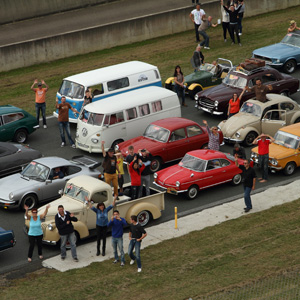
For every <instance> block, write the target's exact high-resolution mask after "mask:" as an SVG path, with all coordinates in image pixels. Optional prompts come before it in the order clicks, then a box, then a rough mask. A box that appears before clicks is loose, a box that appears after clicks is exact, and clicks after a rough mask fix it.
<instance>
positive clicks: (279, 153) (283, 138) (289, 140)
mask: <svg viewBox="0 0 300 300" xmlns="http://www.w3.org/2000/svg"><path fill="white" fill-rule="evenodd" d="M274 139H275V141H274V142H273V143H272V144H270V146H269V168H270V170H271V172H276V171H280V170H282V171H283V173H284V174H285V175H292V174H293V173H294V172H295V171H296V168H297V167H299V166H300V124H299V123H297V124H293V125H289V126H286V127H283V128H281V129H280V130H278V131H277V133H276V134H275V136H274ZM251 160H252V161H253V162H254V163H256V164H258V149H257V147H255V148H253V149H252V152H251Z"/></svg>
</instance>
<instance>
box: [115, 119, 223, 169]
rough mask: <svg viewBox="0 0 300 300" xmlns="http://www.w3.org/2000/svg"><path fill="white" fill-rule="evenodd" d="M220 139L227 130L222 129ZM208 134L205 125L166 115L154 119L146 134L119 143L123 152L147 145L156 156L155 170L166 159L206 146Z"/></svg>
mask: <svg viewBox="0 0 300 300" xmlns="http://www.w3.org/2000/svg"><path fill="white" fill-rule="evenodd" d="M219 134H220V143H222V142H223V134H222V132H221V131H220V132H219ZM207 144H208V134H207V131H206V128H205V127H202V126H200V125H199V124H198V123H196V122H194V121H191V120H188V119H184V118H166V119H162V120H158V121H155V122H152V123H151V124H150V125H149V126H148V127H147V128H146V130H145V133H144V135H143V136H139V137H136V138H133V139H131V140H128V141H125V142H123V143H120V144H118V145H117V148H119V149H120V151H121V152H122V154H123V156H124V157H126V156H127V155H128V147H129V146H130V145H132V146H133V147H134V151H135V152H137V151H138V150H139V149H147V150H148V151H149V152H150V153H151V154H152V156H153V160H152V163H151V170H152V172H156V171H158V170H159V169H160V167H161V165H162V164H163V163H167V162H170V161H173V160H178V159H180V158H182V157H183V156H184V155H185V154H186V153H187V152H188V151H191V150H195V149H201V148H206V147H207Z"/></svg>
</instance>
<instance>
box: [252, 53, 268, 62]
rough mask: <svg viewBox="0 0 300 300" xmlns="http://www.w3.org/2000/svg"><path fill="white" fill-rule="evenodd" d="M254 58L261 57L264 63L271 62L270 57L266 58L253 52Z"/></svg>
mask: <svg viewBox="0 0 300 300" xmlns="http://www.w3.org/2000/svg"><path fill="white" fill-rule="evenodd" d="M254 58H258V59H262V60H264V61H265V62H266V63H268V62H269V63H271V62H272V59H271V58H268V57H264V56H261V55H256V54H254Z"/></svg>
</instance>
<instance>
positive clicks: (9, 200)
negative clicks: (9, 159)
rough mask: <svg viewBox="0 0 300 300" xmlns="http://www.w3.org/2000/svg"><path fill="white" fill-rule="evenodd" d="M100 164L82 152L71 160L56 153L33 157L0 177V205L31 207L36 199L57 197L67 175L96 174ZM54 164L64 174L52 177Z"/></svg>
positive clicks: (55, 168)
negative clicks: (50, 155)
mask: <svg viewBox="0 0 300 300" xmlns="http://www.w3.org/2000/svg"><path fill="white" fill-rule="evenodd" d="M99 165H100V163H99V162H96V161H94V160H92V159H90V158H88V157H85V156H75V157H73V158H72V159H71V160H66V159H64V158H60V157H55V156H52V157H42V158H39V159H35V160H33V161H32V162H30V163H29V164H28V165H27V167H26V168H25V169H24V170H23V171H22V172H21V173H18V174H14V175H10V176H7V177H4V178H2V179H1V180H0V207H3V208H5V209H9V208H19V209H23V208H24V204H26V205H27V206H28V207H29V209H31V208H32V207H34V206H37V205H38V204H39V203H42V202H45V201H50V200H54V199H57V198H58V197H59V194H58V191H59V190H60V189H62V188H63V187H64V186H65V183H66V181H68V180H69V179H70V178H73V177H75V176H78V175H83V174H85V175H90V176H92V177H96V178H98V176H99V173H100V172H99V171H97V170H95V168H97V167H98V166H99ZM57 168H59V171H61V172H62V174H63V177H60V178H54V174H55V171H56V170H57Z"/></svg>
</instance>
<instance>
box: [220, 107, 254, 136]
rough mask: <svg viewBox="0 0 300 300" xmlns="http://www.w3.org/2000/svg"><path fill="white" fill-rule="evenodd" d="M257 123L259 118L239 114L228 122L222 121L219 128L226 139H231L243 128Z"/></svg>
mask: <svg viewBox="0 0 300 300" xmlns="http://www.w3.org/2000/svg"><path fill="white" fill-rule="evenodd" d="M257 121H258V117H256V116H253V115H250V114H246V113H242V112H239V113H237V114H236V115H234V116H232V117H231V118H229V119H228V120H225V121H222V122H221V123H220V124H219V127H220V128H221V130H222V132H223V135H224V137H231V136H232V135H233V134H234V133H236V132H237V131H238V130H239V129H240V128H241V127H247V126H249V125H250V124H252V123H254V122H257Z"/></svg>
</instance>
